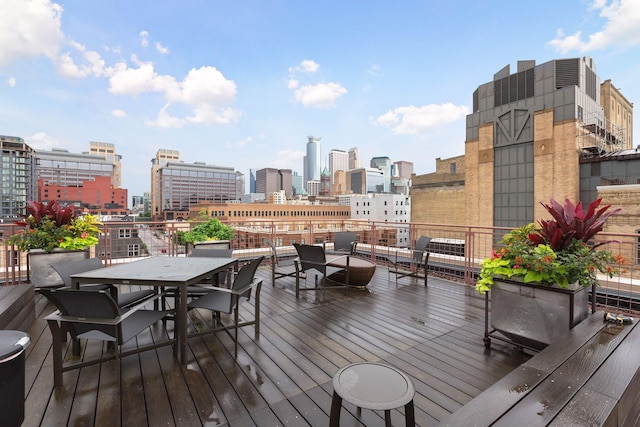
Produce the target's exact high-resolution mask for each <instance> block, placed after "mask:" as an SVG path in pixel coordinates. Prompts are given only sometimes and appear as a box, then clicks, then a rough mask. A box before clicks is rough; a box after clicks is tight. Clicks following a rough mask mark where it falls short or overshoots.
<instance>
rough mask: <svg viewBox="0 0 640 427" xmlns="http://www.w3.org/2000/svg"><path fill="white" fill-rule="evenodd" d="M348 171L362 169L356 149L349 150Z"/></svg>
mask: <svg viewBox="0 0 640 427" xmlns="http://www.w3.org/2000/svg"><path fill="white" fill-rule="evenodd" d="M348 155H349V169H358V168H361V167H362V160H361V159H360V152H359V151H358V147H352V148H349V153H348Z"/></svg>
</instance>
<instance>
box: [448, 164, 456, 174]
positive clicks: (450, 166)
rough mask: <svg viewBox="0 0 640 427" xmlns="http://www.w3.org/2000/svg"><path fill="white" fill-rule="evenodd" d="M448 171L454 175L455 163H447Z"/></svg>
mask: <svg viewBox="0 0 640 427" xmlns="http://www.w3.org/2000/svg"><path fill="white" fill-rule="evenodd" d="M449 171H450V172H451V175H455V174H456V163H455V162H453V163H451V164H450V165H449Z"/></svg>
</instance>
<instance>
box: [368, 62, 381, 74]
mask: <svg viewBox="0 0 640 427" xmlns="http://www.w3.org/2000/svg"><path fill="white" fill-rule="evenodd" d="M367 73H368V74H371V75H372V76H377V75H378V74H380V66H379V65H377V64H373V65H371V66H370V67H369V68H367Z"/></svg>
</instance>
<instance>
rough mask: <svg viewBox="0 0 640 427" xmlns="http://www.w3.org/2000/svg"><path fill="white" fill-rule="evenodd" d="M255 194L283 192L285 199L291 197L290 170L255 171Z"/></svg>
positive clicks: (269, 169)
mask: <svg viewBox="0 0 640 427" xmlns="http://www.w3.org/2000/svg"><path fill="white" fill-rule="evenodd" d="M255 174H256V192H257V193H263V194H267V195H268V194H269V193H274V192H276V191H281V190H282V191H284V193H285V196H286V197H291V196H292V195H293V184H292V173H291V169H275V168H263V169H258V170H257V171H255Z"/></svg>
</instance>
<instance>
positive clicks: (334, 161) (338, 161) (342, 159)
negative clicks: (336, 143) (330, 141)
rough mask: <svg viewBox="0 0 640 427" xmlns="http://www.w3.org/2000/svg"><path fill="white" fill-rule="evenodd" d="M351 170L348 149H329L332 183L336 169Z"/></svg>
mask: <svg viewBox="0 0 640 427" xmlns="http://www.w3.org/2000/svg"><path fill="white" fill-rule="evenodd" d="M348 170H349V155H348V154H347V152H346V151H343V150H336V149H333V150H331V151H329V175H331V184H333V180H334V174H335V173H336V171H345V172H346V171H348Z"/></svg>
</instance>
